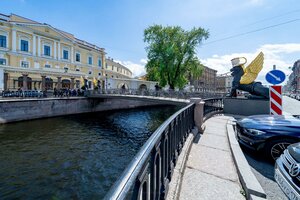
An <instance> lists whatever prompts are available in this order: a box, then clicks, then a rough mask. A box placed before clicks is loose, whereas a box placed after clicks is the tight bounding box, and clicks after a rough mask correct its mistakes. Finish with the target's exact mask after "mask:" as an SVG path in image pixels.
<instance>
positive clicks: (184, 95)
mask: <svg viewBox="0 0 300 200" xmlns="http://www.w3.org/2000/svg"><path fill="white" fill-rule="evenodd" d="M89 92H90V94H120V95H138V96H154V97H166V98H176V99H190V98H192V97H200V98H202V99H205V98H220V97H224V96H225V95H226V94H225V93H220V92H187V91H182V90H179V91H176V90H139V89H107V90H104V91H103V90H94V91H89Z"/></svg>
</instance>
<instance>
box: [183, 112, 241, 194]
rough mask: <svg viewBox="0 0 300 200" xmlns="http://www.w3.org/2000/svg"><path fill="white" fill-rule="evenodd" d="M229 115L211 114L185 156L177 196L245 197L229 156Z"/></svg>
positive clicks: (230, 155)
mask: <svg viewBox="0 0 300 200" xmlns="http://www.w3.org/2000/svg"><path fill="white" fill-rule="evenodd" d="M229 118H230V117H228V116H214V117H212V118H210V119H208V120H207V121H206V122H205V125H206V129H205V131H204V133H203V135H201V138H200V139H199V141H198V143H193V145H192V149H191V152H190V154H189V157H188V161H187V164H186V168H185V172H184V175H183V177H182V185H181V191H180V197H179V199H187V200H196V199H197V200H198V199H209V200H211V199H226V200H228V199H245V197H244V196H243V195H242V194H241V191H242V187H241V185H240V183H239V179H238V174H237V171H236V167H235V164H234V162H233V159H232V154H231V151H230V147H229V141H228V138H227V131H226V124H227V121H228V119H229Z"/></svg>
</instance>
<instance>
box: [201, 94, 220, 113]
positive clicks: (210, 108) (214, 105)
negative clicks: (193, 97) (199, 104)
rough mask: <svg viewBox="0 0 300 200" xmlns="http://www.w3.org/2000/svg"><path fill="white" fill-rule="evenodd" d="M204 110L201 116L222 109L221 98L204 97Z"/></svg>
mask: <svg viewBox="0 0 300 200" xmlns="http://www.w3.org/2000/svg"><path fill="white" fill-rule="evenodd" d="M204 102H205V104H204V111H203V117H206V116H207V115H208V114H209V113H212V112H217V111H223V108H224V104H223V98H209V99H204Z"/></svg>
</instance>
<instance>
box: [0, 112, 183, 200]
mask: <svg viewBox="0 0 300 200" xmlns="http://www.w3.org/2000/svg"><path fill="white" fill-rule="evenodd" d="M177 110H178V107H173V106H164V107H151V108H150V107H149V108H140V109H132V110H121V111H118V112H99V113H89V114H80V115H72V116H65V117H57V118H49V119H40V120H32V121H26V122H18V123H13V124H7V125H0V199H54V200H56V199H102V198H103V197H104V196H105V194H106V192H107V191H108V190H109V188H110V187H111V186H112V185H113V183H114V182H115V181H116V179H117V178H118V177H119V176H120V175H121V173H122V171H123V170H124V169H125V168H126V166H127V165H128V164H129V162H130V161H131V159H132V158H133V157H134V155H135V154H136V153H137V152H138V150H139V149H140V148H141V146H142V145H143V144H144V142H145V141H146V140H147V139H148V138H149V137H150V135H151V134H152V133H153V132H154V131H155V130H156V128H157V127H158V126H159V125H160V124H161V123H162V122H163V121H165V120H166V119H167V118H168V117H169V116H171V115H172V114H173V113H175V112H176V111H177Z"/></svg>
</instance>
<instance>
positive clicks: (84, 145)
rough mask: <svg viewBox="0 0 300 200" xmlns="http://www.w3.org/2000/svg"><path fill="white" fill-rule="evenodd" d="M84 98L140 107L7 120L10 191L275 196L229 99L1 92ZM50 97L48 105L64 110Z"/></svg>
mask: <svg viewBox="0 0 300 200" xmlns="http://www.w3.org/2000/svg"><path fill="white" fill-rule="evenodd" d="M78 99H80V100H83V99H84V100H86V101H87V100H89V103H90V104H92V105H96V104H95V102H94V101H95V99H101V100H99V102H98V104H97V106H99V105H100V104H104V105H105V104H106V103H107V102H109V104H110V105H111V107H114V106H112V103H114V102H113V101H111V99H113V100H115V99H118V100H119V101H126V102H127V103H128V102H130V101H132V102H134V103H136V102H139V104H137V105H139V106H136V107H135V108H130V107H131V106H129V107H126V106H125V107H124V108H123V109H120V107H119V105H120V104H118V106H117V107H115V109H112V110H106V111H100V112H99V111H98V110H97V109H92V110H94V111H93V112H92V111H89V112H87V111H84V112H83V113H82V114H78V113H77V114H76V113H75V114H71V115H70V113H65V114H67V115H65V114H60V116H56V117H55V116H51V117H50V118H49V117H48V118H44V119H36V117H33V118H32V119H34V120H31V119H22V120H20V119H19V118H18V120H17V121H19V122H13V121H14V120H12V122H11V123H4V124H2V125H1V126H0V143H1V145H0V150H1V154H0V157H1V160H2V161H3V162H1V164H0V166H1V171H0V178H1V180H2V181H1V185H0V194H1V199H15V198H21V199H23V198H25V199H51V198H52V199H53V198H54V199H74V198H75V199H124V198H133V199H136V198H137V197H138V196H139V195H142V196H143V195H150V196H149V197H151V195H153V196H152V197H151V198H154V196H156V197H160V198H164V199H264V198H266V197H267V198H268V199H276V197H274V196H272V195H270V196H267V195H266V193H267V192H265V188H263V187H262V186H261V184H260V182H258V180H257V179H259V177H258V178H256V176H257V172H256V171H255V169H253V168H251V167H250V165H249V164H248V161H247V160H246V158H247V159H248V160H249V156H248V155H246V158H245V156H244V154H243V153H242V150H241V149H240V147H239V145H238V144H237V141H236V139H235V133H234V131H233V126H232V124H234V121H235V118H239V117H240V116H235V115H228V114H223V112H222V110H223V106H224V105H223V99H222V98H217V97H214V98H209V99H205V98H204V99H201V98H186V99H178V95H175V96H171V95H170V96H168V97H162V96H160V97H157V96H155V95H153V96H151V95H148V96H141V95H131V94H127V95H126V94H95V93H91V94H90V95H89V96H88V97H80V98H73V99H72V98H70V97H69V98H68V97H63V98H46V99H33V98H30V99H20V98H17V99H16V98H11V99H7V98H1V100H0V107H1V109H2V110H3V109H4V107H3V105H5V107H7V104H8V103H9V102H12V103H16V102H22V101H23V103H24V102H27V101H29V102H31V101H33V102H35V101H51V102H52V101H55V104H57V103H58V102H59V101H62V104H63V105H64V106H66V104H65V102H64V101H70V102H73V101H74V100H78ZM122 99H123V100H122ZM155 99H156V100H157V102H156V104H153V103H154V102H155ZM91 100H92V101H91ZM146 102H148V103H149V102H151V105H149V104H147V103H146ZM163 102H164V103H163ZM175 102H177V104H175ZM3 103H5V104H3ZM73 104H74V102H73ZM143 104H144V105H143ZM159 104H160V105H159ZM24 105H26V104H24ZM30 105H31V107H32V109H33V110H34V109H35V108H34V107H33V106H32V105H33V104H30ZM36 105H40V103H38V104H37V103H36ZM51 105H52V103H51V104H49V103H47V104H44V108H43V109H46V110H47V109H54V110H55V109H56V108H55V106H52V107H51ZM80 105H83V107H86V105H85V104H82V103H81V104H80ZM122 105H123V106H124V102H123V103H122ZM47 106H48V107H49V108H47ZM285 107H286V106H285ZM8 108H9V106H8ZM58 108H60V107H59V106H58ZM89 108H90V107H89ZM287 109H288V108H287ZM6 111H8V110H6ZM77 111H78V108H77ZM50 113H56V112H50ZM24 120H25V121H24ZM184 130H186V131H184ZM182 131H183V132H182ZM199 132H200V133H201V134H199ZM167 149H168V151H169V152H172V151H174V150H175V151H174V152H175V153H174V154H173V153H170V154H169V153H167V152H168V151H165V150H167ZM165 156H166V157H165ZM172 157H173V158H172ZM171 158H172V159H171ZM168 160H169V161H168ZM249 162H250V163H251V160H250V161H249ZM166 169H168V170H166ZM157 170H158V171H159V173H158V172H157ZM169 170H170V171H169ZM166 172H170V173H166ZM253 172H254V173H253ZM129 175H130V176H129ZM151 177H152V178H151ZM163 177H165V178H163ZM158 178H159V180H163V181H158ZM152 180H155V181H154V182H155V183H156V185H159V186H160V188H161V189H160V190H161V191H162V192H160V193H159V192H158V193H156V192H154V193H152V192H150V191H149V190H154V191H155V190H157V189H155V187H156V186H155V187H154V186H153V181H152ZM166 180H168V181H167V182H165V181H166ZM156 181H157V182H156ZM145 185H146V186H145ZM263 186H264V185H263ZM277 187H278V186H277ZM275 189H279V188H276V187H275ZM279 191H280V190H279ZM270 197H271V198H270ZM282 197H284V196H282Z"/></svg>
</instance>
